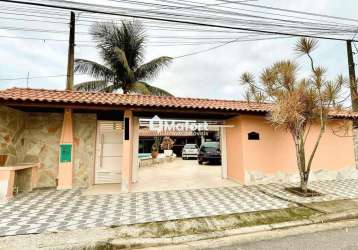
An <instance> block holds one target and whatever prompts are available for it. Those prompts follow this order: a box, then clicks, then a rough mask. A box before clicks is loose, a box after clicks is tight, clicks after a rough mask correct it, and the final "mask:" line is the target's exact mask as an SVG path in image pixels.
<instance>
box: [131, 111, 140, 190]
mask: <svg viewBox="0 0 358 250" xmlns="http://www.w3.org/2000/svg"><path fill="white" fill-rule="evenodd" d="M138 148H139V118H138V117H133V166H132V169H133V172H132V182H133V183H135V182H137V181H138V171H139V158H138V150H139V149H138Z"/></svg>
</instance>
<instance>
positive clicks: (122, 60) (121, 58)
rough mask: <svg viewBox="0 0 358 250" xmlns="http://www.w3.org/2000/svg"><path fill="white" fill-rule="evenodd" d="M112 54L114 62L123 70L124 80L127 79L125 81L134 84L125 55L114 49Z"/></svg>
mask: <svg viewBox="0 0 358 250" xmlns="http://www.w3.org/2000/svg"><path fill="white" fill-rule="evenodd" d="M114 52H115V58H114V60H116V61H118V62H119V63H120V64H121V66H122V67H123V69H124V70H125V72H124V73H125V74H124V76H125V78H127V80H129V81H130V82H134V81H135V79H134V73H133V71H132V69H131V67H130V66H129V64H128V60H127V57H126V54H125V53H124V51H123V50H121V49H120V48H115V50H114Z"/></svg>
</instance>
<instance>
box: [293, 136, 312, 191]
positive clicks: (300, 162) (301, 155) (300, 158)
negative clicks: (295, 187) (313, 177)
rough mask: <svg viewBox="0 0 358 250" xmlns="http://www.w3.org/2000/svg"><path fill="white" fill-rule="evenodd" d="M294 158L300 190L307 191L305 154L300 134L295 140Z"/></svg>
mask: <svg viewBox="0 0 358 250" xmlns="http://www.w3.org/2000/svg"><path fill="white" fill-rule="evenodd" d="M296 158H297V167H298V170H299V174H300V183H301V185H300V188H301V190H302V192H304V193H306V192H307V185H308V176H309V175H308V173H307V172H306V154H305V145H304V140H303V138H302V136H298V138H297V140H296Z"/></svg>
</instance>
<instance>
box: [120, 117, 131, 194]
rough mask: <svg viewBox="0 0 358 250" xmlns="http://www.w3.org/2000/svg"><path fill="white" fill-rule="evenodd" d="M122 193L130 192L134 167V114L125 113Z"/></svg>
mask: <svg viewBox="0 0 358 250" xmlns="http://www.w3.org/2000/svg"><path fill="white" fill-rule="evenodd" d="M122 155H123V157H122V192H130V191H131V184H132V166H133V113H132V111H130V110H126V111H125V112H124V118H123V154H122Z"/></svg>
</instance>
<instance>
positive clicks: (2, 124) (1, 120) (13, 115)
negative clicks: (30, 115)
mask: <svg viewBox="0 0 358 250" xmlns="http://www.w3.org/2000/svg"><path fill="white" fill-rule="evenodd" d="M24 117H25V115H24V113H23V112H21V111H17V110H14V109H10V108H7V107H4V106H0V155H7V156H8V157H7V161H6V162H5V166H8V165H13V164H15V163H16V162H21V161H22V156H23V154H22V153H23V152H22V149H23V143H24V141H23V140H22V139H21V133H22V132H23V130H24V126H25V122H24Z"/></svg>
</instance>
